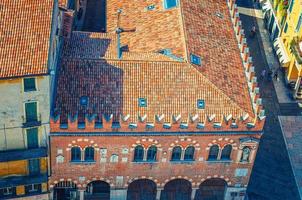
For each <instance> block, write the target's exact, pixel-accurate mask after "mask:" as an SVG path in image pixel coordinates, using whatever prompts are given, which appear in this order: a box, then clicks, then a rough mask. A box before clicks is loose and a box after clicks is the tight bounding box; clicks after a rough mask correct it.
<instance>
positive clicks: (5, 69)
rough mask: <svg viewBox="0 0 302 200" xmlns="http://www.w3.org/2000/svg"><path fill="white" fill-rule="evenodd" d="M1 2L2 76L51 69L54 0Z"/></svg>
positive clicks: (0, 43)
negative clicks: (50, 43)
mask: <svg viewBox="0 0 302 200" xmlns="http://www.w3.org/2000/svg"><path fill="white" fill-rule="evenodd" d="M0 5H1V7H0V18H1V23H0V78H9V77H16V76H26V75H36V74H45V73H47V62H48V49H49V40H50V31H51V20H52V11H53V0H43V1H41V0H18V1H16V0H1V3H0Z"/></svg>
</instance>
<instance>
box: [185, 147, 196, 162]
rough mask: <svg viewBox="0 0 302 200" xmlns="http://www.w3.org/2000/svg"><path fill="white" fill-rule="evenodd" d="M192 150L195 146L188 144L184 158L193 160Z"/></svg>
mask: <svg viewBox="0 0 302 200" xmlns="http://www.w3.org/2000/svg"><path fill="white" fill-rule="evenodd" d="M194 151H195V148H194V147H193V146H189V147H187V148H186V150H185V156H184V160H194Z"/></svg>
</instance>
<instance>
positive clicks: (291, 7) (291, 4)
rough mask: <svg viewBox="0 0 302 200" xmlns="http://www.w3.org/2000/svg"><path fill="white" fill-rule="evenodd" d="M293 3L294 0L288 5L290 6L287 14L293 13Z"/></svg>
mask: <svg viewBox="0 0 302 200" xmlns="http://www.w3.org/2000/svg"><path fill="white" fill-rule="evenodd" d="M294 3H295V0H292V1H291V3H290V6H289V12H292V11H293V7H294Z"/></svg>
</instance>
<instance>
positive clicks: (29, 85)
mask: <svg viewBox="0 0 302 200" xmlns="http://www.w3.org/2000/svg"><path fill="white" fill-rule="evenodd" d="M23 85H24V92H30V91H36V90H37V88H36V79H35V78H24V79H23Z"/></svg>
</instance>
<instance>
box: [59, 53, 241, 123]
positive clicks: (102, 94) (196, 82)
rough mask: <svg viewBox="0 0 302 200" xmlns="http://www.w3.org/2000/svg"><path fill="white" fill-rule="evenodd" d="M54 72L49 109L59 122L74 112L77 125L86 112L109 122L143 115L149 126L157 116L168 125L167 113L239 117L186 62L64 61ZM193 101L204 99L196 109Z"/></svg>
mask: <svg viewBox="0 0 302 200" xmlns="http://www.w3.org/2000/svg"><path fill="white" fill-rule="evenodd" d="M59 74H60V76H59V79H58V88H57V96H56V101H55V111H56V114H60V116H61V121H65V122H67V118H68V116H74V115H76V114H77V115H78V120H79V121H82V122H83V121H84V120H85V115H86V114H88V115H92V114H97V115H99V116H100V115H104V114H107V115H110V114H113V117H114V120H119V117H120V115H123V116H125V115H128V114H129V115H130V118H129V121H130V122H137V121H138V116H144V115H146V116H147V119H146V121H149V122H154V120H155V115H162V114H163V115H164V116H165V118H164V121H166V122H172V115H176V116H177V115H181V116H182V120H183V121H188V118H189V116H190V115H195V114H199V115H200V116H203V117H205V116H207V115H212V114H216V116H217V119H219V120H222V117H223V115H225V116H226V115H229V114H232V115H233V116H234V117H239V116H242V115H243V114H244V110H242V109H240V108H239V107H238V106H236V105H235V104H234V103H233V102H232V100H231V99H230V98H229V97H227V96H226V95H224V94H223V93H222V92H221V91H220V90H219V89H218V88H216V86H215V85H213V84H212V83H210V82H209V81H208V80H207V79H206V78H205V77H204V76H203V75H202V74H200V73H198V72H197V70H196V69H195V68H194V67H192V66H190V65H189V64H187V63H181V62H146V61H119V60H117V61H113V60H111V61H109V60H107V61H106V60H84V59H68V58H66V59H64V60H63V62H62V65H61V67H60V71H59ZM67 82H68V84H66V83H67ZM83 96H85V97H88V104H87V106H83V105H81V104H80V98H81V97H83ZM139 98H145V99H146V101H147V107H139V104H138V99H139ZM198 99H202V100H205V105H206V106H205V109H198V107H197V100H198ZM203 120H205V119H203Z"/></svg>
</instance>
